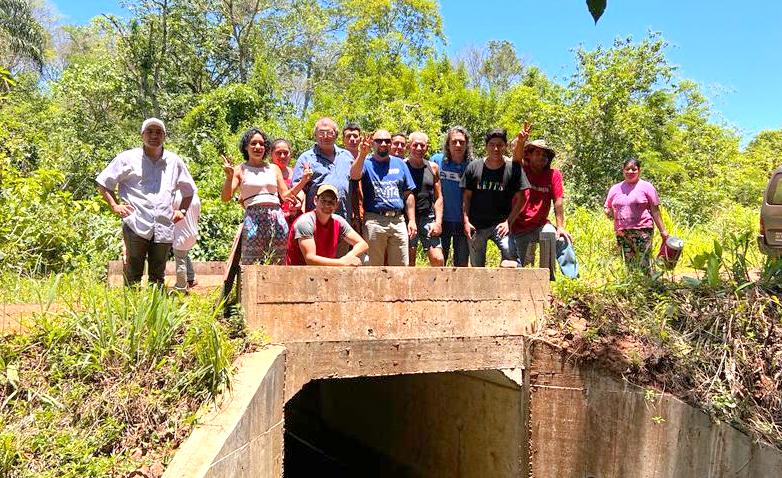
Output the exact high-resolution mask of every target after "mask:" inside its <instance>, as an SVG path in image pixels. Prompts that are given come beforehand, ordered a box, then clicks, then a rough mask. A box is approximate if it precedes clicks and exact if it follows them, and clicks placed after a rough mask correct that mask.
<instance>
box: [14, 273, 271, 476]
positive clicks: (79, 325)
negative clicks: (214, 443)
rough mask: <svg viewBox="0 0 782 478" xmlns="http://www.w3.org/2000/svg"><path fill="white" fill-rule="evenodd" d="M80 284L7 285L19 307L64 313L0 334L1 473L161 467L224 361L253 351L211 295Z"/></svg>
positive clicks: (221, 376) (217, 381)
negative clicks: (54, 307)
mask: <svg viewBox="0 0 782 478" xmlns="http://www.w3.org/2000/svg"><path fill="white" fill-rule="evenodd" d="M79 283H80V282H79V280H77V279H76V277H75V276H74V277H73V278H71V277H61V278H57V277H52V278H48V279H44V280H39V281H38V282H35V281H34V280H32V279H21V280H20V282H18V283H17V287H18V289H17V290H18V292H19V296H21V297H22V301H30V299H31V298H34V297H39V298H40V299H41V300H43V301H45V302H50V303H53V302H57V303H59V304H64V307H63V308H62V309H61V311H60V312H57V313H52V314H39V315H37V316H35V317H34V318H33V319H32V321H31V322H30V323H29V324H28V329H27V331H26V332H25V333H22V334H18V335H12V336H5V337H2V338H0V429H2V432H0V477H6V476H8V477H10V476H14V477H16V476H19V477H27V476H52V477H54V476H57V477H63V476H64V477H77V476H78V477H81V476H127V475H128V474H129V473H131V472H133V471H134V470H137V469H139V468H141V467H142V466H145V465H146V466H150V465H153V464H155V463H158V464H164V463H166V462H167V460H168V459H169V455H170V454H171V452H172V450H174V449H175V448H176V447H177V446H178V445H179V443H180V442H181V441H182V440H183V439H184V438H185V437H186V436H187V435H188V434H189V432H190V430H191V428H192V425H193V424H194V423H195V421H196V420H197V417H198V411H199V409H201V408H202V407H203V406H204V405H205V404H208V403H209V402H210V400H212V399H213V398H214V397H215V396H216V395H217V394H219V393H220V392H221V391H223V390H225V389H226V387H228V386H229V385H230V374H231V363H232V361H233V359H234V358H235V357H236V356H237V354H239V353H241V352H243V351H246V350H248V349H252V348H253V347H255V346H257V345H258V344H257V343H254V342H253V341H252V340H251V339H249V338H248V337H247V336H246V335H245V334H244V330H243V326H241V325H238V324H237V319H235V318H234V319H232V320H231V321H228V322H226V321H223V319H222V314H221V312H222V308H221V307H216V306H215V302H216V297H215V296H206V297H201V296H197V295H192V296H188V297H180V296H178V295H169V294H167V293H165V292H163V291H160V290H159V289H157V288H154V287H152V288H141V289H135V288H131V289H128V288H117V289H109V288H107V287H105V286H97V285H94V284H87V283H85V286H84V287H78V284H79ZM45 308H46V307H45V303H44V304H43V305H42V309H45Z"/></svg>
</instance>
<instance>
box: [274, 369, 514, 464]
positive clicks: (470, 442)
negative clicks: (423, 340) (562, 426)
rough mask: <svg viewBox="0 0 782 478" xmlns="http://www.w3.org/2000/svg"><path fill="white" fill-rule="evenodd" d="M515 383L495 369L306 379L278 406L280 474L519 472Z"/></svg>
mask: <svg viewBox="0 0 782 478" xmlns="http://www.w3.org/2000/svg"><path fill="white" fill-rule="evenodd" d="M519 381H520V380H513V379H511V378H509V376H508V375H506V374H504V373H503V372H501V371H497V370H489V371H462V372H447V373H428V374H412V375H395V376H386V377H361V378H350V379H324V380H316V381H312V382H310V383H308V384H307V385H306V386H305V387H304V388H303V389H302V390H301V391H300V392H299V393H297V394H296V395H295V396H294V397H293V398H292V399H291V400H289V401H288V403H287V404H286V405H285V459H284V464H283V466H284V476H285V477H286V478H298V477H304V476H307V477H309V476H362V477H364V476H381V477H386V476H388V477H391V476H393V477H414V476H415V477H418V476H461V477H473V476H474V477H485V476H521V474H522V473H523V472H524V471H525V470H526V469H527V457H526V453H527V449H526V443H527V427H526V426H525V423H526V420H525V414H526V406H527V402H526V400H525V398H524V396H523V391H522V388H521V386H520V385H519V383H517V382H519Z"/></svg>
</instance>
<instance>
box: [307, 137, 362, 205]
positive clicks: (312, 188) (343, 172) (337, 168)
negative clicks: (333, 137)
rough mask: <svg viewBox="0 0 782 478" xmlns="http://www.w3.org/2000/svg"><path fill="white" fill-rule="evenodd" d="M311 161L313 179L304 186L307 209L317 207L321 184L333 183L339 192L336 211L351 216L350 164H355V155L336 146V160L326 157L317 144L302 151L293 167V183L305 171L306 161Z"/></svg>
mask: <svg viewBox="0 0 782 478" xmlns="http://www.w3.org/2000/svg"><path fill="white" fill-rule="evenodd" d="M306 162H309V163H310V167H311V168H312V179H310V182H309V184H307V185H306V186H304V194H305V195H306V203H305V205H304V206H305V209H306V210H307V211H311V210H313V209H315V201H314V199H315V193H316V192H317V191H318V187H320V185H321V184H331V185H332V186H334V187H335V188H337V191H338V192H339V208H337V210H336V211H335V212H336V213H337V214H339V215H340V216H342V217H351V215H350V212H351V208H350V200H349V198H350V196H349V195H348V188H349V187H350V166H351V165H352V164H353V155H352V154H350V151H348V150H347V149H342V148H340V147H339V146H336V145H335V146H334V161H333V162H332V161H331V159H329V158H328V157H326V156H325V155H324V154H323V153H322V152H321V151H320V148H318V145H317V144H316V145H315V146H314V147H313V148H312V149H308V150H307V151H304V152H303V153H301V156H299V159H297V160H296V165H295V166H294V167H293V184H294V185H296V184H297V183H298V182H299V181H300V180H301V176H302V173H303V172H304V163H306Z"/></svg>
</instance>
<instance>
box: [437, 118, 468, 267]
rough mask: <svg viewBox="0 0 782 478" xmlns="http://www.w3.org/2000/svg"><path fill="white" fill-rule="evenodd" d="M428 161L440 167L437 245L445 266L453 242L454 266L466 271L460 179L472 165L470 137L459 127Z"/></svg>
mask: <svg viewBox="0 0 782 478" xmlns="http://www.w3.org/2000/svg"><path fill="white" fill-rule="evenodd" d="M430 160H431V161H432V162H434V163H436V164H437V166H439V167H440V183H441V184H442V190H443V227H442V232H441V234H440V241H441V242H442V245H443V256H444V257H445V262H448V255H449V254H450V252H451V242H452V241H453V265H454V266H456V267H467V262H468V260H469V258H470V248H469V245H468V243H467V236H466V235H465V234H464V225H463V223H462V221H463V220H464V217H463V214H462V188H461V186H460V184H461V182H462V175H464V171H465V169H467V165H468V164H469V163H470V161H472V144H471V142H470V134H469V133H468V132H467V130H466V129H464V128H463V127H462V126H454V127H453V128H451V129H450V130H448V134H447V135H446V136H445V142H444V144H443V152H442V153H437V154H435V155H433V156H432V157H431V158H430Z"/></svg>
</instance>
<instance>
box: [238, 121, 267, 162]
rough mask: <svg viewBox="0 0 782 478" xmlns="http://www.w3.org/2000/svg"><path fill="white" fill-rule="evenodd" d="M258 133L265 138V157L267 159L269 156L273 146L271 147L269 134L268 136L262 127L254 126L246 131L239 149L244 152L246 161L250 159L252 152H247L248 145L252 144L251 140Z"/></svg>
mask: <svg viewBox="0 0 782 478" xmlns="http://www.w3.org/2000/svg"><path fill="white" fill-rule="evenodd" d="M256 134H260V135H261V137H262V138H263V144H264V146H265V148H264V149H263V158H264V159H266V157H267V156H269V151H271V148H270V147H269V136H267V135H266V133H264V132H263V131H261V130H260V129H258V128H256V127H255V126H253V127H252V128H250V129H248V130H247V131H245V132H244V135H243V136H242V139H241V141H239V151H241V152H242V156H243V157H244V160H245V161H249V160H250V153H248V152H247V146H249V145H250V140H251V139H253V136H255V135H256Z"/></svg>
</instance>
